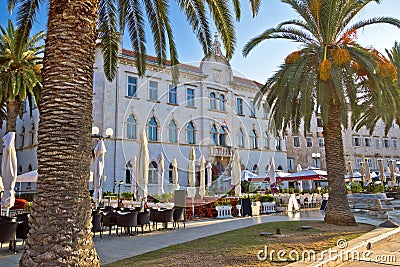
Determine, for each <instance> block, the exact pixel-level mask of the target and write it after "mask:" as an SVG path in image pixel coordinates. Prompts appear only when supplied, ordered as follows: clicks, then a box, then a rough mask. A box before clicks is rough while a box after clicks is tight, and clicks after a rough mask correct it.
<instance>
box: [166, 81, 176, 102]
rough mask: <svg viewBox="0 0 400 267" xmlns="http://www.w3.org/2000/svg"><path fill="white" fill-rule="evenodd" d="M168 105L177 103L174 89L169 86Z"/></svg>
mask: <svg viewBox="0 0 400 267" xmlns="http://www.w3.org/2000/svg"><path fill="white" fill-rule="evenodd" d="M168 103H170V104H176V103H177V94H176V87H175V86H172V85H170V86H169V90H168Z"/></svg>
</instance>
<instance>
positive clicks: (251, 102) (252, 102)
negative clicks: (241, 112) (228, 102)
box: [250, 101, 256, 117]
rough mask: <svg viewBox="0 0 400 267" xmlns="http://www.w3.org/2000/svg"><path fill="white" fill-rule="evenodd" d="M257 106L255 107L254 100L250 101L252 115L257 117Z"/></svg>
mask: <svg viewBox="0 0 400 267" xmlns="http://www.w3.org/2000/svg"><path fill="white" fill-rule="evenodd" d="M255 116H256V113H255V107H254V101H250V117H255Z"/></svg>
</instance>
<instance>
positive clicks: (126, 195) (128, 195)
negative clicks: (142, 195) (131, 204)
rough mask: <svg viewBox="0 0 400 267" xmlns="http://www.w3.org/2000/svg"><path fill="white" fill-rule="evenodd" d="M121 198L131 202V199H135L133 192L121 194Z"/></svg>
mask: <svg viewBox="0 0 400 267" xmlns="http://www.w3.org/2000/svg"><path fill="white" fill-rule="evenodd" d="M121 196H122V198H123V199H129V200H130V199H132V198H133V194H132V193H131V192H123V193H122V194H121Z"/></svg>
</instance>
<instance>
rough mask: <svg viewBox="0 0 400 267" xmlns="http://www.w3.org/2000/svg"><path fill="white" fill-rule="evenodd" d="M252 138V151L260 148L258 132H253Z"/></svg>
mask: <svg viewBox="0 0 400 267" xmlns="http://www.w3.org/2000/svg"><path fill="white" fill-rule="evenodd" d="M250 136H251V148H252V149H256V148H258V145H257V133H256V130H252V131H251V134H250Z"/></svg>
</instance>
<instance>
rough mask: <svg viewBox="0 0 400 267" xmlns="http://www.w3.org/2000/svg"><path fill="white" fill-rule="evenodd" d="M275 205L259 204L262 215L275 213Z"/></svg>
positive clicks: (272, 203) (269, 203)
mask: <svg viewBox="0 0 400 267" xmlns="http://www.w3.org/2000/svg"><path fill="white" fill-rule="evenodd" d="M275 208H276V203H275V202H261V210H262V213H273V212H276V210H275Z"/></svg>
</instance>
